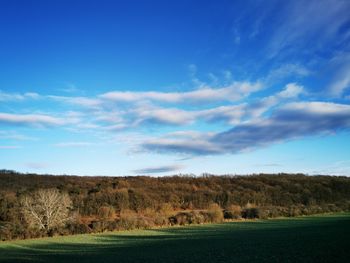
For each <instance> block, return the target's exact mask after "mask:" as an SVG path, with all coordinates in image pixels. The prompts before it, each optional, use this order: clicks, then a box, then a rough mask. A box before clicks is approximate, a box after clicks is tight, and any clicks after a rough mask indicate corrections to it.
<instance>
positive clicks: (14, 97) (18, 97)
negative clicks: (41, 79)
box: [0, 90, 40, 101]
mask: <svg viewBox="0 0 350 263" xmlns="http://www.w3.org/2000/svg"><path fill="white" fill-rule="evenodd" d="M39 98H40V95H39V94H38V93H35V92H26V93H23V94H21V93H8V92H4V91H1V90H0V101H23V100H26V99H39Z"/></svg>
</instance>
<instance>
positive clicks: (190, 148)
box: [141, 102, 350, 155]
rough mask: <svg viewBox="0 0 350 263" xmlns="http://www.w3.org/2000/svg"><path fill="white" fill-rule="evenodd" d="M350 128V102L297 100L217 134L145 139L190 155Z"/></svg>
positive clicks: (148, 146)
mask: <svg viewBox="0 0 350 263" xmlns="http://www.w3.org/2000/svg"><path fill="white" fill-rule="evenodd" d="M349 128H350V105H345V104H335V103H325V102H295V103H289V104H287V105H284V106H281V107H279V108H278V109H276V110H275V111H274V112H273V113H272V115H271V116H270V117H268V118H264V119H257V120H253V121H250V122H249V121H248V122H246V123H242V124H239V125H237V126H235V127H234V128H232V129H230V130H228V131H225V132H221V133H217V134H214V135H208V134H203V135H202V136H199V135H197V136H196V138H193V137H191V138H181V139H177V138H175V139H174V138H159V139H158V140H156V139H155V140H151V141H146V142H144V143H143V144H142V145H141V147H142V148H143V149H145V150H148V151H155V152H172V153H182V154H190V155H208V154H225V153H238V152H242V151H247V150H252V149H255V148H258V147H264V146H267V145H270V144H273V143H278V142H283V141H285V140H291V139H297V138H303V137H305V136H310V135H320V134H333V133H336V132H337V131H339V130H343V129H349Z"/></svg>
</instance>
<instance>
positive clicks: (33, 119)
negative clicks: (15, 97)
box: [0, 113, 68, 126]
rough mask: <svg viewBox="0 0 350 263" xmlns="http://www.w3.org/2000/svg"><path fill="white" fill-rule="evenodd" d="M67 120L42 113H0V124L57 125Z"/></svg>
mask: <svg viewBox="0 0 350 263" xmlns="http://www.w3.org/2000/svg"><path fill="white" fill-rule="evenodd" d="M67 122H68V121H67V120H65V119H62V118H58V117H53V116H49V115H43V114H11V113H0V124H5V125H6V124H7V125H27V126H28V125H29V126H58V125H64V124H66V123H67Z"/></svg>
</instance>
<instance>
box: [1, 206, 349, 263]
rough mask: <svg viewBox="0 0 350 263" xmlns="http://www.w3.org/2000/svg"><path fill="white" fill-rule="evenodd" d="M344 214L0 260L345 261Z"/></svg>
mask: <svg viewBox="0 0 350 263" xmlns="http://www.w3.org/2000/svg"><path fill="white" fill-rule="evenodd" d="M349 259H350V214H348V213H347V214H337V215H322V216H310V217H299V218H293V219H273V220H258V221H250V222H238V223H236V222H233V223H224V224H212V225H200V226H189V227H173V228H161V229H152V230H135V231H123V232H112V233H102V234H91V235H76V236H67V237H54V238H43V239H35V240H22V241H12V242H1V243H0V262H81V263H83V262H349Z"/></svg>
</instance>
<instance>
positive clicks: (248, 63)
mask: <svg viewBox="0 0 350 263" xmlns="http://www.w3.org/2000/svg"><path fill="white" fill-rule="evenodd" d="M349 12H350V2H349V1H346V0H344V1H342V0H332V1H330V0H317V1H313V0H305V1H301V0H300V1H299V0H294V1H224V0H222V1H62V0H60V1H24V0H23V1H4V0H0V32H1V34H0V74H1V77H0V168H4V169H13V170H17V171H21V172H37V173H53V174H78V175H137V174H151V175H168V174H177V173H195V174H200V173H203V172H209V173H215V174H227V173H230V174H249V173H258V172H272V173H277V172H303V173H308V174H336V175H350V134H349V128H350V16H349Z"/></svg>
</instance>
